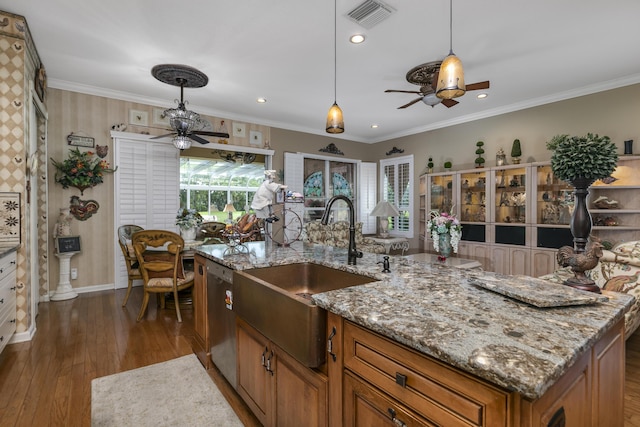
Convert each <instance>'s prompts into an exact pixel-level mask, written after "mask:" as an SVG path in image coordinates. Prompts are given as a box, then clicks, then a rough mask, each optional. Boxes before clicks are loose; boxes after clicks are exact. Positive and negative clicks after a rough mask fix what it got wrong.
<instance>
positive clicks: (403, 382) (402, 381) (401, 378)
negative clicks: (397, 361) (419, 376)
mask: <svg viewBox="0 0 640 427" xmlns="http://www.w3.org/2000/svg"><path fill="white" fill-rule="evenodd" d="M396 384H398V385H399V386H400V387H402V388H406V387H407V376H406V375H402V374H401V373H400V372H396Z"/></svg>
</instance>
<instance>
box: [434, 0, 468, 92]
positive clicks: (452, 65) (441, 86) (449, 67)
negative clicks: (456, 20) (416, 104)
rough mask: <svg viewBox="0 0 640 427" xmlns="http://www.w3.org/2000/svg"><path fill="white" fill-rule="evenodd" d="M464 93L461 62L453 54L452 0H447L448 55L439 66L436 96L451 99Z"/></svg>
mask: <svg viewBox="0 0 640 427" xmlns="http://www.w3.org/2000/svg"><path fill="white" fill-rule="evenodd" d="M465 92H466V87H465V84H464V70H463V69H462V61H460V58H458V57H457V56H456V55H455V54H454V53H453V0H449V55H448V56H447V57H446V58H445V59H444V61H442V65H440V72H439V74H438V86H437V87H436V96H437V97H438V98H440V99H453V98H457V97H459V96H462V95H464V93H465Z"/></svg>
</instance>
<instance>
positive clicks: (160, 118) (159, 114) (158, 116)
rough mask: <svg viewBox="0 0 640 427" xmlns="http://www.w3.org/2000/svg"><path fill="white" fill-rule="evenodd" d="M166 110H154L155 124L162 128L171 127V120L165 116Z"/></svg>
mask: <svg viewBox="0 0 640 427" xmlns="http://www.w3.org/2000/svg"><path fill="white" fill-rule="evenodd" d="M164 110H165V109H164V108H154V109H153V124H154V125H161V126H169V118H168V117H167V116H165V115H164Z"/></svg>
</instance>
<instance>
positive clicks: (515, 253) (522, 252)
mask: <svg viewBox="0 0 640 427" xmlns="http://www.w3.org/2000/svg"><path fill="white" fill-rule="evenodd" d="M530 261H531V250H530V249H529V248H511V249H510V250H509V274H511V275H514V276H515V275H526V276H528V275H530V274H531V263H530Z"/></svg>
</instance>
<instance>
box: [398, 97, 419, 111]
mask: <svg viewBox="0 0 640 427" xmlns="http://www.w3.org/2000/svg"><path fill="white" fill-rule="evenodd" d="M418 101H422V96H421V97H420V98H416V99H414V100H413V101H411V102H409V103H408V104H404V105H402V106H400V107H398V110H399V109H401V108H407V107H411V106H412V105H413V104H415V103H416V102H418Z"/></svg>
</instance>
